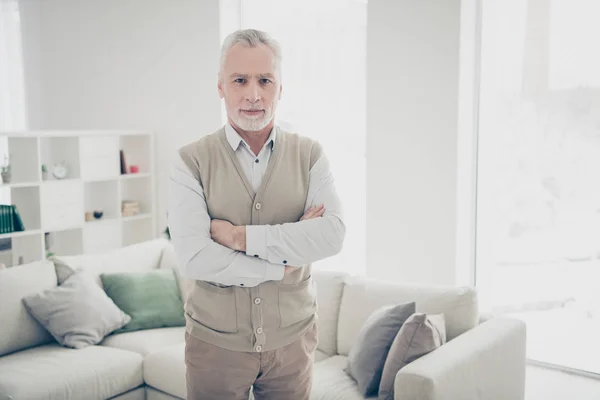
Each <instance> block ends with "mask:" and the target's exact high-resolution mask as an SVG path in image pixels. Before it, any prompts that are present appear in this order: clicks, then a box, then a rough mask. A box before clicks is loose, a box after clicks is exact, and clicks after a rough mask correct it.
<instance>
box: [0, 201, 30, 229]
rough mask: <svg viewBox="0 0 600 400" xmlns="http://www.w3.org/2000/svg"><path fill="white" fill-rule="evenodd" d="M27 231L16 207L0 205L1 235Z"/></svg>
mask: <svg viewBox="0 0 600 400" xmlns="http://www.w3.org/2000/svg"><path fill="white" fill-rule="evenodd" d="M24 230H25V226H23V221H22V220H21V216H20V215H19V211H18V210H17V206H15V205H6V204H2V205H0V234H2V233H12V232H21V231H24Z"/></svg>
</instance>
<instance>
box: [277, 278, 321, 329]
mask: <svg viewBox="0 0 600 400" xmlns="http://www.w3.org/2000/svg"><path fill="white" fill-rule="evenodd" d="M316 311H317V296H316V288H315V283H314V281H313V280H312V277H311V276H309V277H308V278H307V279H306V280H304V281H302V282H300V283H297V284H291V285H279V315H280V320H281V322H280V327H281V328H285V327H288V326H291V325H294V324H296V323H298V322H301V321H303V320H305V319H306V318H309V317H311V316H312V315H313V314H315V312H316Z"/></svg>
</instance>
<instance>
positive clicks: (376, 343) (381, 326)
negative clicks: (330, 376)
mask: <svg viewBox="0 0 600 400" xmlns="http://www.w3.org/2000/svg"><path fill="white" fill-rule="evenodd" d="M414 313H415V303H407V304H400V305H396V306H385V307H382V308H379V309H377V310H376V311H374V312H373V313H372V314H371V315H370V316H369V318H367V320H366V321H365V323H364V325H363V327H362V328H361V330H360V332H359V333H358V337H357V338H356V341H355V343H354V345H353V346H352V349H350V352H349V354H348V367H346V369H345V370H344V371H346V373H347V374H348V375H350V376H351V377H352V378H354V380H356V382H357V383H358V389H359V391H360V393H361V394H362V395H363V396H371V395H373V394H377V391H378V389H379V382H380V381H381V374H382V372H383V365H384V363H385V358H386V356H387V354H388V351H389V350H390V346H391V345H392V342H393V341H394V338H395V337H396V334H397V333H398V330H400V328H401V327H402V324H404V321H406V320H407V319H408V318H409V317H410V316H411V315H412V314H414Z"/></svg>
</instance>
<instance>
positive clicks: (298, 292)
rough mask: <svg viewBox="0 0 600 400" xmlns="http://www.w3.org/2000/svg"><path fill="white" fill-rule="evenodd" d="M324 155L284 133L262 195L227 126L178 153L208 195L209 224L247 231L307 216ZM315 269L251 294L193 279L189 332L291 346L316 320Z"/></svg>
mask: <svg viewBox="0 0 600 400" xmlns="http://www.w3.org/2000/svg"><path fill="white" fill-rule="evenodd" d="M321 151H322V150H321V147H320V145H319V144H318V143H317V142H315V141H313V140H311V139H309V138H306V137H302V136H299V135H296V134H290V133H287V132H284V131H282V130H279V131H278V133H277V136H276V138H275V144H274V147H273V153H272V154H271V158H270V161H269V164H268V166H267V170H266V172H265V175H264V177H263V179H262V183H261V185H260V187H259V189H258V191H257V192H256V193H255V192H254V190H253V188H252V185H251V184H250V182H249V181H248V178H247V176H246V174H245V173H244V170H243V169H242V167H241V165H240V164H239V162H238V159H237V156H236V154H235V151H234V150H233V149H232V148H231V146H230V145H229V143H228V141H227V137H226V135H225V130H224V129H223V128H222V129H220V130H218V131H217V132H215V133H213V134H210V135H207V136H204V137H203V138H201V139H200V140H198V141H196V142H193V143H191V144H189V145H187V146H185V147H183V148H182V149H180V151H179V153H180V156H181V158H182V159H183V161H184V162H185V163H186V165H187V167H188V168H189V169H190V171H191V172H192V173H193V174H194V176H195V177H196V179H197V180H198V182H199V183H200V185H201V186H202V188H203V190H204V195H205V198H206V204H207V209H208V214H209V215H210V217H211V219H222V220H226V221H229V222H231V223H232V224H233V225H238V226H242V225H277V224H284V223H289V222H297V221H298V220H299V219H300V217H302V215H303V213H304V208H305V203H306V200H307V195H308V183H309V173H310V169H311V168H312V166H313V165H314V163H315V162H316V161H317V160H318V159H319V157H320V156H321ZM190 223H193V221H190ZM281 268H283V265H282V266H281ZM311 270H312V267H311V266H310V265H306V266H302V267H301V268H298V269H297V270H295V271H294V272H292V273H290V274H287V275H285V276H284V279H283V280H282V281H268V282H264V283H261V284H259V285H258V286H256V287H252V288H248V287H241V286H227V287H223V285H220V284H216V283H212V282H205V281H195V284H194V288H193V290H192V292H191V294H190V296H188V299H186V303H185V309H186V320H187V324H186V326H187V331H188V332H189V333H190V334H191V335H194V336H195V337H197V338H198V339H200V340H204V341H206V342H208V343H211V344H213V345H215V346H219V347H223V348H227V349H229V350H234V351H254V352H261V351H267V350H273V349H276V348H280V347H283V346H285V345H287V344H290V343H292V342H293V341H295V340H296V339H297V338H298V337H299V336H300V335H302V334H303V333H304V332H305V331H306V330H307V329H309V328H310V327H311V326H312V324H313V323H314V322H315V320H316V315H315V313H316V308H317V304H316V293H315V288H314V283H313V281H312V278H311Z"/></svg>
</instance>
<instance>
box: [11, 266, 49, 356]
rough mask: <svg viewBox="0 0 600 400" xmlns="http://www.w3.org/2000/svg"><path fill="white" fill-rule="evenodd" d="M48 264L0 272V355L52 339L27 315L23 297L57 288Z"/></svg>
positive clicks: (19, 267) (12, 268)
mask: <svg viewBox="0 0 600 400" xmlns="http://www.w3.org/2000/svg"><path fill="white" fill-rule="evenodd" d="M56 282H57V281H56V272H55V271H54V266H53V265H52V263H51V262H49V261H37V262H33V263H29V264H24V265H18V266H15V267H10V268H5V269H2V270H0V356H3V355H5V354H8V353H12V352H15V351H19V350H23V349H26V348H29V347H34V346H39V345H42V344H45V343H49V342H52V341H53V340H54V339H53V338H52V336H51V335H50V334H49V333H48V332H47V331H46V329H44V327H43V326H42V325H40V324H39V323H38V322H37V321H36V320H35V318H33V317H32V316H31V314H29V312H28V311H27V309H26V308H25V306H24V305H23V297H25V296H27V295H30V294H34V293H38V292H41V291H43V290H45V289H51V288H54V287H56Z"/></svg>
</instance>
